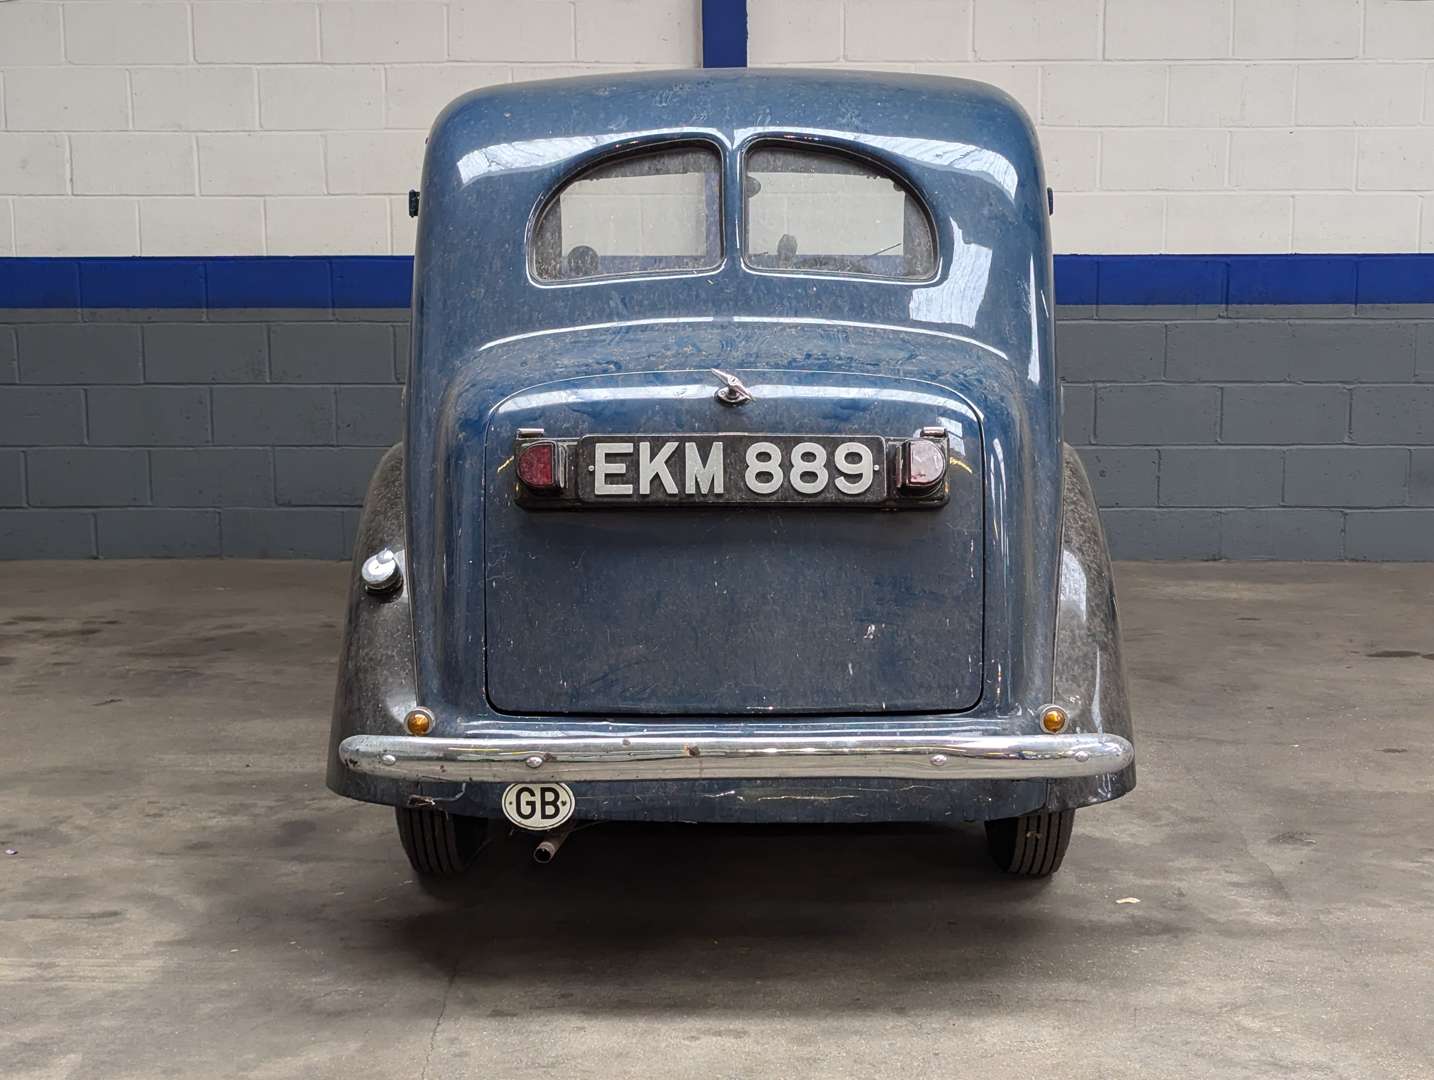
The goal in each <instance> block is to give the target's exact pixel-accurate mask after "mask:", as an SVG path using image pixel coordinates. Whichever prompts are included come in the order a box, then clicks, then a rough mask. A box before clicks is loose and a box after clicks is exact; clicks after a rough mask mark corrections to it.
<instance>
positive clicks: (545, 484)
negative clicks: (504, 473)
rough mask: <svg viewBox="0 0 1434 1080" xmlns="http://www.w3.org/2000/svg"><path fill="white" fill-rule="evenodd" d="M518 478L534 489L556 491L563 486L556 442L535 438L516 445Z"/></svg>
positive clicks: (560, 462)
mask: <svg viewBox="0 0 1434 1080" xmlns="http://www.w3.org/2000/svg"><path fill="white" fill-rule="evenodd" d="M517 457H518V479H519V480H521V481H522V482H523V484H524V485H525V486H527V487H529V488H531V489H532V490H534V491H556V490H558V489H559V488H561V487H562V486H563V475H562V471H563V470H562V460H561V457H560V454H559V451H558V444H557V443H555V442H553V441H552V440H551V439H536V440H533V441H531V442H525V443H523V444H522V445H520V446H519V447H518V451H517Z"/></svg>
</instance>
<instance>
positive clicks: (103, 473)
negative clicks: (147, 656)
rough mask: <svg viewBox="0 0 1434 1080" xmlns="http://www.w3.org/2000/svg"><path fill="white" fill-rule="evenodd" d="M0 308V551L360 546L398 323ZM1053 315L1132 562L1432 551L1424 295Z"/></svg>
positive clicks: (1109, 504)
mask: <svg viewBox="0 0 1434 1080" xmlns="http://www.w3.org/2000/svg"><path fill="white" fill-rule="evenodd" d="M9 314H10V317H11V318H12V319H13V320H14V321H11V322H0V557H4V558H71V557H88V556H94V555H100V556H105V557H115V558H124V557H136V556H212V555H227V556H236V557H279V556H289V557H312V558H340V557H344V556H346V555H347V554H348V553H349V547H350V544H351V538H352V536H353V533H354V529H355V527H356V520H357V510H356V508H357V506H358V505H359V504H360V502H361V501H362V497H363V492H364V488H365V485H366V484H367V481H368V477H369V473H370V472H371V470H372V468H373V465H374V464H375V462H376V461H377V460H378V457H379V455H380V454H381V453H382V451H383V449H384V448H385V447H386V446H388V445H390V444H392V443H393V442H394V441H396V440H397V438H398V434H399V425H400V398H401V393H402V387H401V385H400V384H401V380H402V377H403V371H404V367H405V364H406V360H407V325H406V319H407V313H406V312H403V311H388V310H384V311H367V312H363V311H342V312H339V313H337V316H336V315H335V313H331V312H326V311H315V312H292V311H288V312H232V311H228V312H212V313H209V314H208V315H205V314H204V313H199V312H194V313H191V312H180V313H176V312H118V313H117V312H88V313H81V312H36V313H30V316H29V317H30V318H33V319H34V320H35V321H27V316H26V313H23V312H19V313H17V312H11V313H9ZM17 316H18V317H17ZM1059 316H1060V319H1059V324H1058V337H1059V347H1058V359H1059V363H1060V367H1061V371H1062V376H1063V380H1064V383H1065V416H1066V437H1067V439H1068V440H1069V441H1070V442H1072V443H1074V444H1075V445H1076V446H1078V447H1079V448H1080V449H1081V453H1082V455H1083V456H1084V458H1085V460H1086V464H1087V467H1088V468H1089V470H1090V473H1091V478H1092V481H1093V482H1094V485H1095V488H1096V492H1097V495H1098V496H1099V498H1100V500H1101V504H1102V506H1103V507H1104V519H1105V523H1106V529H1107V532H1108V534H1109V536H1110V539H1111V545H1112V549H1113V551H1114V553H1115V554H1116V555H1117V557H1125V558H1197V559H1210V558H1236V559H1239V558H1286V559H1342V558H1351V559H1434V308H1412V309H1405V310H1392V309H1384V310H1377V311H1376V312H1374V313H1372V314H1365V313H1360V314H1359V315H1356V314H1355V313H1353V312H1351V311H1350V310H1349V309H1300V310H1297V309H1291V308H1274V309H1268V310H1266V311H1249V310H1244V311H1226V310H1223V309H1198V310H1197V309H1170V308H1166V309H1153V308H1127V309H1114V310H1110V309H1104V310H1101V311H1096V310H1095V309H1074V308H1068V309H1063V310H1062V311H1061V312H1060V313H1059Z"/></svg>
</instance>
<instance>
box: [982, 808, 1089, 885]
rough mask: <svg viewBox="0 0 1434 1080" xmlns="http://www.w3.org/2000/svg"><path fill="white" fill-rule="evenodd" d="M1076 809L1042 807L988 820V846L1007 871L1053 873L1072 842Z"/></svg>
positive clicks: (1022, 874)
mask: <svg viewBox="0 0 1434 1080" xmlns="http://www.w3.org/2000/svg"><path fill="white" fill-rule="evenodd" d="M1073 824H1075V811H1074V810H1051V811H1047V810H1040V811H1037V812H1036V813H1034V814H1022V815H1021V816H1020V817H1010V818H997V819H996V820H995V821H988V822H986V848H987V850H988V851H990V852H991V858H992V859H994V860H995V862H996V865H997V866H999V867H1000V868H1001V869H1002V870H1004V871H1005V872H1006V873H1008V874H1015V875H1017V876H1019V877H1033V878H1043V877H1050V876H1051V875H1052V874H1054V873H1055V872H1056V871H1057V870H1059V869H1060V868H1061V861H1062V860H1063V859H1065V857H1066V848H1068V847H1069V846H1070V842H1071V826H1072V825H1073Z"/></svg>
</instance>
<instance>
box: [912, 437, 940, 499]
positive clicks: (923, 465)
mask: <svg viewBox="0 0 1434 1080" xmlns="http://www.w3.org/2000/svg"><path fill="white" fill-rule="evenodd" d="M945 475H946V444H945V440H944V439H943V440H941V441H940V442H937V441H936V440H934V439H910V440H908V441H907V443H906V445H905V446H903V447H902V448H901V486H902V487H904V488H906V489H908V490H912V491H921V490H923V489H925V488H929V487H934V486H935V485H936V484H938V483H940V482H941V479H942V478H943V477H944V476H945Z"/></svg>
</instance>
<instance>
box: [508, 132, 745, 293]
mask: <svg viewBox="0 0 1434 1080" xmlns="http://www.w3.org/2000/svg"><path fill="white" fill-rule="evenodd" d="M719 170H720V166H719V161H718V157H717V153H716V152H715V151H714V150H712V149H709V148H707V147H701V146H682V147H673V148H671V149H666V150H656V151H648V152H644V153H639V154H630V155H627V156H625V157H622V158H618V159H616V160H613V161H609V162H605V163H603V164H600V165H596V166H594V167H593V168H591V169H589V170H588V171H587V172H584V173H581V174H580V175H578V176H577V177H576V178H575V179H573V180H571V181H569V182H568V184H567V186H566V187H564V188H563V189H562V190H561V191H560V192H559V193H558V196H557V197H556V198H555V199H553V200H552V201H551V202H549V203H548V205H547V206H546V207H544V209H543V212H542V215H541V216H540V217H539V219H538V225H537V228H536V230H535V231H534V253H533V269H534V273H535V275H536V276H537V278H538V280H540V281H573V280H579V279H582V278H593V277H607V276H610V275H620V274H641V273H653V272H658V271H664V270H703V269H708V268H710V267H714V266H716V265H717V264H718V263H719V262H720V261H721V257H722V243H721V228H720V221H721V208H720V205H719V196H718V192H719V189H720V186H721V185H720V184H719V181H718V177H719V175H720V171H719Z"/></svg>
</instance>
